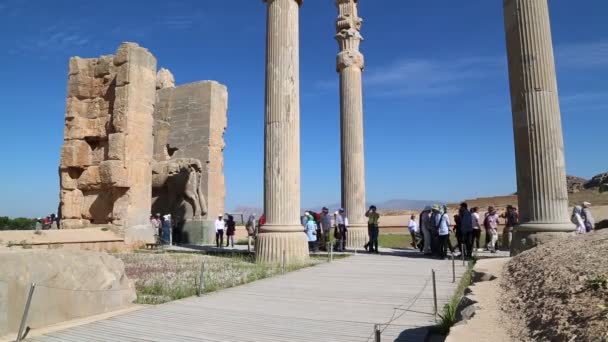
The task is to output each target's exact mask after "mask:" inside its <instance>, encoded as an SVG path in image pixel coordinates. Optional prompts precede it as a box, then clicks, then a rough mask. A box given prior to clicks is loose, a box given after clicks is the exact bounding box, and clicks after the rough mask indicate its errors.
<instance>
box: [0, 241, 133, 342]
mask: <svg viewBox="0 0 608 342" xmlns="http://www.w3.org/2000/svg"><path fill="white" fill-rule="evenodd" d="M0 264H1V265H2V279H3V281H4V282H5V283H6V285H5V287H3V288H0V308H2V309H3V310H5V312H6V313H7V314H6V315H4V314H0V336H3V335H6V334H10V335H11V336H13V337H14V336H15V334H16V332H17V330H18V329H19V323H20V321H21V315H22V314H23V307H24V306H25V302H26V300H27V293H28V289H29V286H30V284H31V283H33V282H35V283H43V284H45V285H46V287H37V288H36V292H35V294H34V301H33V302H32V305H31V307H30V311H29V314H28V321H27V325H29V326H32V327H36V328H44V327H47V326H49V325H52V324H57V323H61V322H64V321H68V320H73V319H76V318H83V317H87V316H92V315H98V314H102V313H105V312H110V311H113V310H117V309H120V308H122V307H125V306H128V305H130V304H131V303H132V302H133V301H134V300H135V299H136V294H135V287H134V285H133V283H132V282H131V281H130V280H129V279H128V278H127V276H126V274H125V268H124V263H123V262H122V261H121V260H119V259H117V258H115V257H112V256H110V255H108V254H106V253H98V252H85V251H67V250H42V249H37V250H36V249H34V250H10V251H4V252H0ZM57 289H69V290H70V291H65V290H57ZM5 291H8V293H4V292H5Z"/></svg>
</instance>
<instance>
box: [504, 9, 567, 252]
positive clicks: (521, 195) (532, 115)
mask: <svg viewBox="0 0 608 342" xmlns="http://www.w3.org/2000/svg"><path fill="white" fill-rule="evenodd" d="M504 15H505V31H506V38H507V54H508V61H509V82H510V88H511V104H512V112H513V131H514V135H515V158H516V167H517V195H518V200H519V207H520V221H521V225H520V226H519V227H517V228H516V229H515V234H514V237H513V244H512V253H513V254H517V253H519V252H521V251H523V250H526V249H529V248H531V247H534V246H535V245H537V244H539V243H543V242H545V241H547V240H551V239H555V238H560V237H566V236H568V235H569V233H570V232H572V231H573V230H574V226H573V225H572V224H571V223H570V222H569V215H568V191H567V188H566V166H565V159H564V141H563V136H562V124H561V114H560V108H559V98H558V92H557V80H556V74H555V60H554V56H553V44H552V40H551V25H550V22H549V8H548V3H547V0H505V1H504Z"/></svg>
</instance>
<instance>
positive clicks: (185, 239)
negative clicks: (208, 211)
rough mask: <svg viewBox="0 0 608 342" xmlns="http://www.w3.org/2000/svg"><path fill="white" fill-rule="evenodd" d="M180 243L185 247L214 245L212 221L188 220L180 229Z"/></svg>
mask: <svg viewBox="0 0 608 342" xmlns="http://www.w3.org/2000/svg"><path fill="white" fill-rule="evenodd" d="M180 243H182V244H187V245H213V244H215V221H214V220H188V221H186V222H184V223H183V226H182V227H181V229H180Z"/></svg>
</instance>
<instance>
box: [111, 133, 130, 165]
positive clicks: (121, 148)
mask: <svg viewBox="0 0 608 342" xmlns="http://www.w3.org/2000/svg"><path fill="white" fill-rule="evenodd" d="M125 152H126V147H125V134H124V133H114V134H110V135H109V136H108V159H110V160H124V159H125Z"/></svg>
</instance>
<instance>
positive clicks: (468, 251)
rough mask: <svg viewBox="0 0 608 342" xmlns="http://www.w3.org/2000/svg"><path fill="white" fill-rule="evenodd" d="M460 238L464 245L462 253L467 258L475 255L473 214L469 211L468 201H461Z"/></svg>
mask: <svg viewBox="0 0 608 342" xmlns="http://www.w3.org/2000/svg"><path fill="white" fill-rule="evenodd" d="M459 216H460V239H461V243H462V246H463V247H464V248H461V251H460V252H461V253H464V254H465V256H466V257H467V258H472V257H473V215H472V214H471V212H470V211H469V205H468V204H467V203H466V202H462V203H460V210H459Z"/></svg>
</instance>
